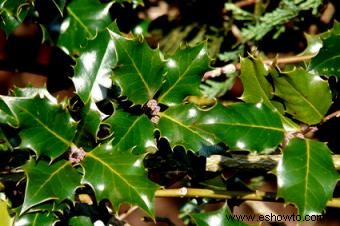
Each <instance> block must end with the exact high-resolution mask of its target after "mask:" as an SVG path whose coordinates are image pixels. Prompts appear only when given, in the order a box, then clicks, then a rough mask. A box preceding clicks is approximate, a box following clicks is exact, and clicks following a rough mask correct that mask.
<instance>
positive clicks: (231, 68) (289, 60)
mask: <svg viewBox="0 0 340 226" xmlns="http://www.w3.org/2000/svg"><path fill="white" fill-rule="evenodd" d="M313 57H314V55H305V56H289V57H282V58H275V59H267V60H263V63H264V64H266V65H271V64H273V63H276V64H293V63H299V62H303V61H305V60H310V59H312V58H313ZM240 69H241V64H240V63H237V64H227V65H225V66H223V67H217V68H215V69H214V70H211V71H207V72H206V73H205V74H204V76H203V80H207V79H208V78H214V77H217V76H220V75H222V74H228V73H233V72H235V71H236V70H240Z"/></svg>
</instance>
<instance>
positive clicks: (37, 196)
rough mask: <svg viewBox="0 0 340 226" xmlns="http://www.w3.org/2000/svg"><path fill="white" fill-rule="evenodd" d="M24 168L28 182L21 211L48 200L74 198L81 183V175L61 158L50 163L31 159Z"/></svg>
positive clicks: (59, 200)
mask: <svg viewBox="0 0 340 226" xmlns="http://www.w3.org/2000/svg"><path fill="white" fill-rule="evenodd" d="M24 170H25V174H26V177H27V184H26V195H25V199H24V203H23V205H22V209H21V213H24V212H26V211H27V210H29V208H31V207H33V206H36V205H38V204H40V203H43V202H46V201H48V200H57V201H58V202H61V201H63V200H64V199H70V200H72V199H73V197H74V192H75V190H76V189H77V187H78V186H79V185H80V179H81V175H80V173H79V172H78V171H77V170H76V169H75V168H73V167H72V165H71V163H70V162H68V161H63V160H60V161H57V162H56V163H53V164H51V165H49V164H48V162H46V161H43V160H40V161H39V162H36V161H34V160H30V161H29V162H28V163H27V164H26V165H25V167H24Z"/></svg>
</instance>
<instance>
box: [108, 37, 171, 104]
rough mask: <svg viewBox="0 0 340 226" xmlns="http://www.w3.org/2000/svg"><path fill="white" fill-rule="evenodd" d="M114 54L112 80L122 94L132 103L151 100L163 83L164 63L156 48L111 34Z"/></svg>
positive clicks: (142, 102)
mask: <svg viewBox="0 0 340 226" xmlns="http://www.w3.org/2000/svg"><path fill="white" fill-rule="evenodd" d="M113 40H114V44H115V47H116V51H117V55H118V63H117V66H116V68H115V69H114V75H113V80H114V81H115V82H116V83H117V84H118V85H119V86H120V87H121V89H122V95H124V96H127V97H128V99H129V100H131V101H132V102H133V103H134V104H145V103H146V102H147V101H148V100H150V99H152V98H153V96H154V95H155V94H156V92H157V91H158V89H159V87H160V86H161V84H162V81H163V73H164V71H163V68H164V64H165V62H164V61H163V60H162V59H161V56H160V52H159V50H158V49H156V50H153V49H151V48H150V47H149V46H148V44H147V43H145V42H141V41H138V40H130V39H126V38H124V37H122V36H119V35H118V34H115V33H114V34H113Z"/></svg>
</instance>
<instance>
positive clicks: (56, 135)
mask: <svg viewBox="0 0 340 226" xmlns="http://www.w3.org/2000/svg"><path fill="white" fill-rule="evenodd" d="M16 107H18V108H19V109H21V110H22V111H24V112H26V113H27V114H29V115H30V116H31V117H32V118H33V119H34V120H35V121H36V122H37V123H39V124H40V125H41V126H42V127H44V128H45V129H46V130H47V131H48V132H49V133H51V134H52V135H53V136H55V137H57V138H58V139H59V140H60V141H62V142H63V143H64V144H66V145H68V146H70V145H71V142H70V141H68V140H66V139H64V138H63V137H62V136H61V135H59V134H57V133H56V132H54V131H53V130H51V129H50V128H49V127H48V126H47V125H46V124H45V123H43V122H42V121H41V120H40V119H39V118H37V117H36V116H35V115H34V114H32V113H31V112H30V111H28V110H27V109H25V108H23V107H20V106H19V105H17V106H16Z"/></svg>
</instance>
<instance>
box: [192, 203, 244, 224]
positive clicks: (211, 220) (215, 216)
mask: <svg viewBox="0 0 340 226" xmlns="http://www.w3.org/2000/svg"><path fill="white" fill-rule="evenodd" d="M190 216H191V217H192V218H193V219H194V220H195V222H196V225H197V226H210V225H219V226H246V225H247V224H245V223H243V222H242V221H238V220H237V219H234V218H233V216H232V215H231V214H230V212H229V210H228V209H227V206H226V205H224V206H223V207H222V208H221V209H219V210H217V211H212V212H208V213H193V214H190Z"/></svg>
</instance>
